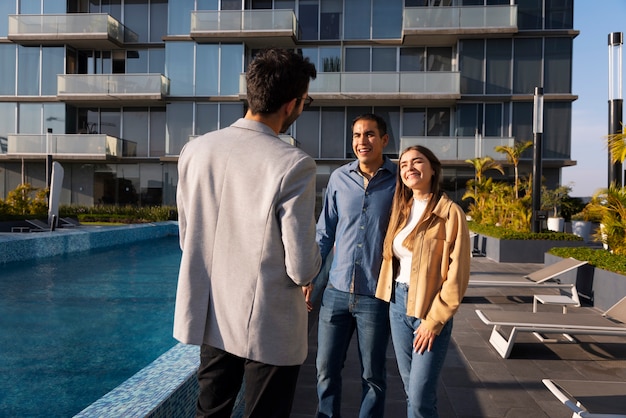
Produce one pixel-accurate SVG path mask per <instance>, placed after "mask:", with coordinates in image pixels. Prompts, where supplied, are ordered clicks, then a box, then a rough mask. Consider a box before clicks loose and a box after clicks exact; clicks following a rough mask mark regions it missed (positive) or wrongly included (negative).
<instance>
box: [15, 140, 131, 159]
mask: <svg viewBox="0 0 626 418" xmlns="http://www.w3.org/2000/svg"><path fill="white" fill-rule="evenodd" d="M7 140H8V144H7V152H6V155H7V156H11V155H20V156H25V155H31V156H41V157H45V156H46V155H55V156H61V157H62V156H65V157H74V158H77V157H79V158H86V157H91V158H98V159H106V158H107V157H134V156H136V154H137V152H136V149H137V144H136V143H135V142H132V141H127V140H124V139H120V138H116V137H114V136H110V135H106V134H63V135H57V134H48V135H46V134H44V135H28V134H13V135H7Z"/></svg>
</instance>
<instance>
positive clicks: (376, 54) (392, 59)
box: [372, 48, 397, 72]
mask: <svg viewBox="0 0 626 418" xmlns="http://www.w3.org/2000/svg"><path fill="white" fill-rule="evenodd" d="M396 51H397V49H396V48H373V49H372V71H394V72H395V71H396V70H397V67H396Z"/></svg>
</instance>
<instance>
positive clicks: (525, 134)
mask: <svg viewBox="0 0 626 418" xmlns="http://www.w3.org/2000/svg"><path fill="white" fill-rule="evenodd" d="M546 107H547V106H545V105H544V123H545V110H546V109H545V108H546ZM532 124H533V104H532V102H524V103H513V121H512V125H513V126H512V132H511V134H512V135H513V137H515V139H516V140H517V141H526V140H528V139H532V137H533V129H532ZM545 131H546V130H545V126H544V132H545ZM544 137H545V135H544ZM544 149H545V145H544Z"/></svg>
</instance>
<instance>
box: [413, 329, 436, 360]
mask: <svg viewBox="0 0 626 418" xmlns="http://www.w3.org/2000/svg"><path fill="white" fill-rule="evenodd" d="M413 334H415V339H414V340H413V352H415V353H419V354H424V351H430V349H431V348H433V342H434V341H435V337H437V335H436V334H435V333H434V332H432V331H431V330H429V329H427V328H426V327H425V326H423V325H422V324H420V326H419V327H417V329H416V330H415V331H414V332H413Z"/></svg>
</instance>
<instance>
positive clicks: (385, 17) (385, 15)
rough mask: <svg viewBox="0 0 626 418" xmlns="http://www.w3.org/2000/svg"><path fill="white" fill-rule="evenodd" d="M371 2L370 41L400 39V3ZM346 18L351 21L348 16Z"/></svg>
mask: <svg viewBox="0 0 626 418" xmlns="http://www.w3.org/2000/svg"><path fill="white" fill-rule="evenodd" d="M372 1H373V9H372V16H373V17H372V39H400V37H401V36H402V13H403V10H402V2H399V1H389V0H372ZM366 4H367V3H366ZM348 16H349V19H352V17H351V16H350V15H348Z"/></svg>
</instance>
